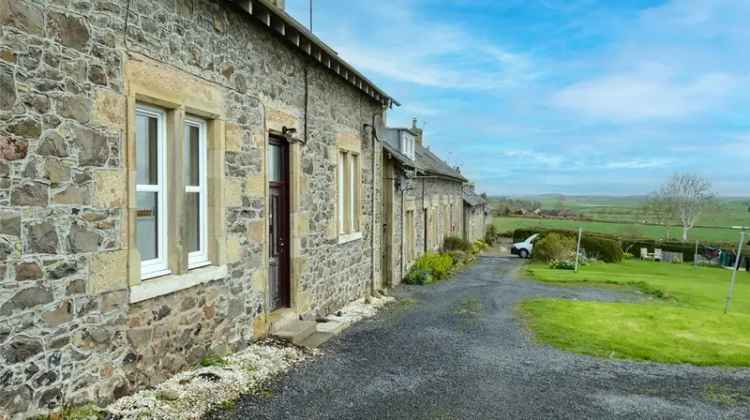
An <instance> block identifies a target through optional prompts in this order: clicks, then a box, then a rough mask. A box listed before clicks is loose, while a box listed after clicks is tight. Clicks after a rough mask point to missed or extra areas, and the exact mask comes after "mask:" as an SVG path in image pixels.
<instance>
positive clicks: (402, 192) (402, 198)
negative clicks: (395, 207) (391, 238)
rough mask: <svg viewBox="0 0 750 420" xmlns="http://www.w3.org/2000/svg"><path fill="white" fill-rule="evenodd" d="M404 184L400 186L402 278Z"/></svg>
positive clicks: (402, 266)
mask: <svg viewBox="0 0 750 420" xmlns="http://www.w3.org/2000/svg"><path fill="white" fill-rule="evenodd" d="M405 189H406V188H404V186H401V187H400V190H401V280H403V279H404V265H405V264H406V262H405V261H404V190H405Z"/></svg>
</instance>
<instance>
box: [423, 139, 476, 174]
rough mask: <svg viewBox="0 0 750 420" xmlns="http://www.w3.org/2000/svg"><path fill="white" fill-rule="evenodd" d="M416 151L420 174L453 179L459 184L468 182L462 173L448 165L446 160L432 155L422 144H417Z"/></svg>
mask: <svg viewBox="0 0 750 420" xmlns="http://www.w3.org/2000/svg"><path fill="white" fill-rule="evenodd" d="M415 149H416V156H417V169H418V170H419V171H420V172H422V173H425V174H427V175H434V176H443V177H446V178H451V179H454V180H455V181H457V182H468V180H467V179H466V178H464V176H463V175H461V172H459V171H458V170H457V169H456V168H453V167H451V166H450V165H448V164H447V163H446V162H445V161H444V160H442V159H440V158H439V157H438V156H437V155H436V154H434V153H432V151H430V149H428V148H426V147H424V146H422V145H420V144H416V145H415Z"/></svg>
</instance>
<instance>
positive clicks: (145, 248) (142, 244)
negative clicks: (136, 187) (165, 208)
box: [135, 192, 159, 261]
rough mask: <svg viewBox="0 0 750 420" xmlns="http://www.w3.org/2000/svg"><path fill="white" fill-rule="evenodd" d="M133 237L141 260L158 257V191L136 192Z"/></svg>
mask: <svg viewBox="0 0 750 420" xmlns="http://www.w3.org/2000/svg"><path fill="white" fill-rule="evenodd" d="M135 200H136V205H137V206H138V210H137V213H136V225H135V237H136V246H137V247H138V252H140V254H141V261H148V260H153V259H156V258H159V242H158V241H159V213H158V211H159V208H158V204H157V203H158V193H155V192H138V193H136V199H135Z"/></svg>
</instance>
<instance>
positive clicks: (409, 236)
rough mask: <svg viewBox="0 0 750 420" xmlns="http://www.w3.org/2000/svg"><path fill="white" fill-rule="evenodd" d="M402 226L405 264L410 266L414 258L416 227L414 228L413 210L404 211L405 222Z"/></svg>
mask: <svg viewBox="0 0 750 420" xmlns="http://www.w3.org/2000/svg"><path fill="white" fill-rule="evenodd" d="M404 225H405V226H404V229H405V230H406V232H405V236H406V241H405V242H406V263H407V264H411V262H412V261H414V258H415V257H416V254H415V248H416V242H415V235H416V227H415V226H414V210H407V211H406V221H405V223H404Z"/></svg>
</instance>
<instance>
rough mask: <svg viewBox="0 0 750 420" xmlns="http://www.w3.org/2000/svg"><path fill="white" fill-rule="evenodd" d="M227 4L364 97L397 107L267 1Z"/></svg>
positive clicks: (298, 24)
mask: <svg viewBox="0 0 750 420" xmlns="http://www.w3.org/2000/svg"><path fill="white" fill-rule="evenodd" d="M227 1H229V2H230V3H233V4H235V5H236V6H237V7H239V8H240V9H242V10H244V11H245V12H246V13H247V14H249V15H251V16H253V17H255V18H256V19H258V20H259V21H260V22H261V23H262V24H263V25H265V26H266V27H268V29H269V30H270V31H271V32H274V33H276V34H277V35H278V36H280V37H282V38H284V39H286V40H287V41H288V42H289V43H291V44H292V45H293V46H294V47H296V48H297V49H299V50H300V51H301V52H302V53H303V54H306V55H308V56H310V57H311V58H312V59H313V61H317V62H318V63H320V64H321V65H322V66H323V67H326V68H328V69H329V70H330V71H332V72H334V73H336V74H337V75H339V76H340V77H341V78H343V79H344V80H345V81H346V82H348V83H350V84H352V85H353V86H354V87H356V88H358V89H359V90H361V91H362V92H364V93H365V94H366V95H368V96H370V97H372V98H373V99H375V100H376V101H378V102H380V103H382V104H383V105H385V106H388V107H391V106H393V105H397V106H398V105H400V104H399V103H398V101H396V100H395V99H393V98H392V97H391V96H390V95H388V94H387V93H385V92H384V91H383V90H382V89H380V88H379V87H377V86H376V85H375V83H373V82H372V81H370V79H368V78H367V77H365V76H364V75H363V74H362V73H360V72H359V71H358V70H357V69H355V68H354V66H352V65H351V64H349V63H348V62H346V61H345V60H344V59H343V58H341V57H340V56H339V54H338V53H337V52H336V51H335V50H333V49H332V48H331V47H329V46H328V45H327V44H326V43H325V42H323V41H322V40H321V39H320V38H318V37H317V36H316V35H315V34H313V33H312V32H310V31H309V30H308V29H307V28H306V27H305V26H304V25H302V24H301V23H299V22H298V21H297V20H296V19H295V18H293V17H292V16H291V15H289V14H288V13H286V11H284V10H282V9H280V8H278V7H276V6H274V5H272V4H271V3H270V2H269V1H267V0H227Z"/></svg>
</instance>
